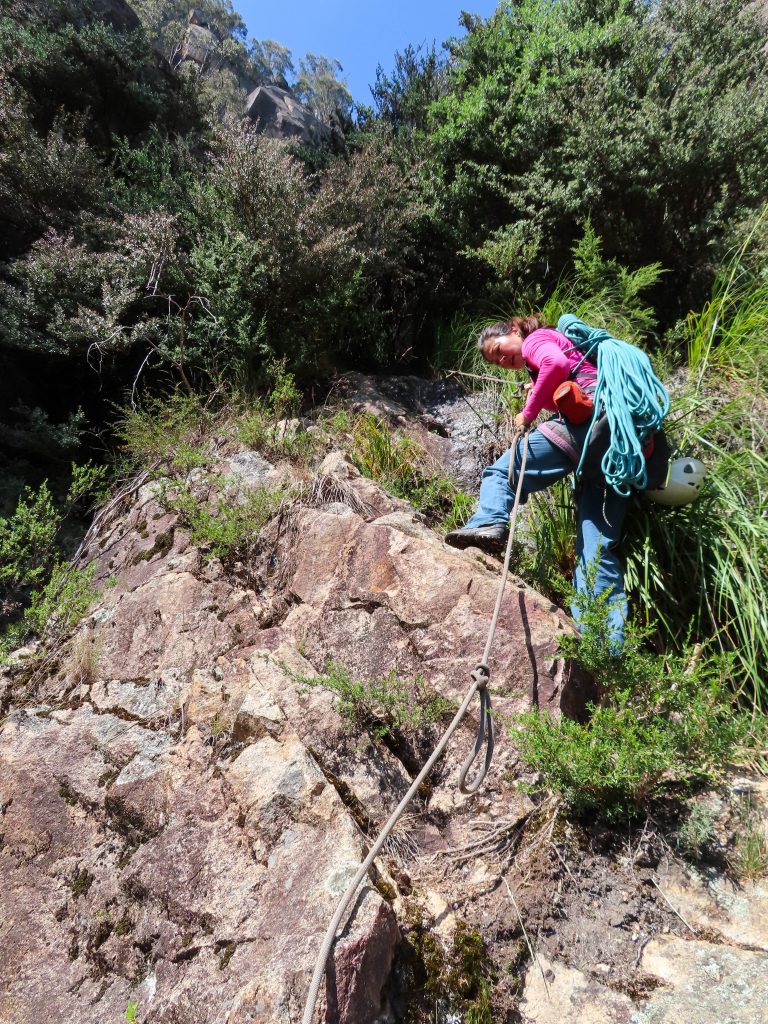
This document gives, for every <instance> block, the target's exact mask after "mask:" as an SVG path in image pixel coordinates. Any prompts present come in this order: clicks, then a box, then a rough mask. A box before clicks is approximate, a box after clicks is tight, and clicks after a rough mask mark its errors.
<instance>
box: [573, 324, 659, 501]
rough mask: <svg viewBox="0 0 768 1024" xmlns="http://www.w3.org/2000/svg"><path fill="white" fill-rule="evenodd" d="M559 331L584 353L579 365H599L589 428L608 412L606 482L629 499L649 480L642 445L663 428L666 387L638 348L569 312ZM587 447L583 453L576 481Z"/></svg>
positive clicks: (604, 466) (601, 465)
mask: <svg viewBox="0 0 768 1024" xmlns="http://www.w3.org/2000/svg"><path fill="white" fill-rule="evenodd" d="M557 330H558V331H559V332H560V333H561V334H564V335H565V336H566V338H568V340H569V341H571V342H573V345H574V348H576V349H578V350H579V352H581V353H582V356H583V358H582V360H581V362H584V359H587V358H589V359H590V360H591V361H592V362H593V363H595V364H596V366H597V385H596V387H595V391H594V394H593V395H592V401H593V402H594V404H595V411H594V413H593V414H592V425H591V426H593V425H594V423H595V421H596V420H597V418H598V416H600V415H601V414H602V413H603V412H605V414H606V416H607V417H608V425H609V427H610V436H611V440H610V444H609V446H608V450H607V451H606V453H605V455H604V456H603V459H602V462H601V464H600V468H601V470H602V472H603V476H604V477H605V482H606V483H607V484H608V485H609V486H610V487H612V488H613V490H614V491H616V493H617V494H620V495H622V496H623V497H628V496H629V495H630V494H631V493H632V489H633V488H634V489H635V490H643V488H644V487H645V486H646V484H647V482H648V474H647V472H646V467H645V456H644V455H643V444H644V442H645V441H646V440H647V439H648V438H649V437H650V436H651V435H652V434H655V433H656V431H657V430H660V429H661V425H662V423H663V422H664V417H665V416H666V415H667V413H668V412H669V393H668V392H667V389H666V388H665V387H664V385H663V384H662V383H661V381H660V380H659V378H658V377H657V376H656V374H655V373H654V372H653V367H652V366H651V361H650V359H649V358H648V356H647V355H646V354H645V352H643V351H642V350H641V349H639V348H637V346H636V345H630V344H629V343H628V342H626V341H619V339H618V338H614V337H613V336H612V335H611V334H609V333H608V331H604V330H602V328H598V327H589V326H588V325H587V324H585V323H584V322H583V320H579V318H578V317H576V316H573V315H572V314H570V313H568V314H565V315H563V316H561V317H560V319H559V320H558V321H557ZM578 365H579V366H581V363H579V364H578ZM576 369H578V367H577V368H576ZM591 426H590V433H589V435H588V436H590V435H591ZM588 444H589V442H587V444H585V445H584V448H583V449H582V452H581V459H580V461H579V465H578V467H577V468H576V476H577V477H578V476H579V474H580V472H581V467H582V465H583V463H584V457H585V455H586V452H587V447H588Z"/></svg>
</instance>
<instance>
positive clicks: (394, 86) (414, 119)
mask: <svg viewBox="0 0 768 1024" xmlns="http://www.w3.org/2000/svg"><path fill="white" fill-rule="evenodd" d="M394 61H395V66H394V68H393V70H392V73H391V76H390V75H387V74H385V72H384V69H383V68H382V66H381V64H379V65H378V67H377V68H376V82H375V84H374V85H373V86H371V94H372V96H373V102H374V106H375V110H376V115H377V117H379V118H381V119H382V120H383V121H386V122H387V123H388V124H391V125H392V127H393V128H394V129H395V131H396V132H398V133H402V132H404V131H405V132H413V131H418V132H423V131H424V130H425V129H426V127H427V114H428V111H429V107H430V105H431V104H432V103H434V102H435V100H437V99H438V98H439V97H440V96H441V95H442V94H443V93H444V92H445V86H446V77H447V74H446V72H447V62H446V61H445V59H444V58H443V57H441V56H440V55H438V53H437V50H436V48H435V44H434V43H433V44H432V46H431V47H429V48H425V44H422V45H420V46H416V47H413V46H406V48H405V49H404V50H403V52H402V53H400V52H397V53H395V56H394Z"/></svg>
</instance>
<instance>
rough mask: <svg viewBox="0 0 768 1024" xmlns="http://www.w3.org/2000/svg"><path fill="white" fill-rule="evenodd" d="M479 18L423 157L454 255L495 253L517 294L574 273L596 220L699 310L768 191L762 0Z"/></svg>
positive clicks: (489, 258) (556, 8)
mask: <svg viewBox="0 0 768 1024" xmlns="http://www.w3.org/2000/svg"><path fill="white" fill-rule="evenodd" d="M464 24H465V26H466V27H467V29H468V32H467V33H466V35H465V36H464V37H463V38H462V39H461V40H454V41H453V43H452V46H451V58H452V59H451V62H450V65H449V72H448V79H449V80H448V88H447V89H446V92H445V94H444V95H443V96H442V97H441V98H440V99H438V100H437V101H436V102H435V103H434V104H433V105H432V107H431V109H430V118H429V123H430V127H431V129H432V131H431V135H430V139H429V145H428V150H427V159H426V160H425V161H424V166H423V181H424V191H425V195H426V196H428V198H429V201H430V203H431V205H432V207H433V210H434V216H435V220H436V221H438V222H439V225H440V227H441V228H442V230H443V232H444V233H445V234H447V235H449V237H450V239H451V241H452V242H453V251H454V252H456V251H463V252H464V253H466V254H469V255H470V256H471V257H472V258H473V259H480V260H482V261H483V263H484V264H485V265H486V266H489V267H490V268H491V269H492V272H493V275H494V279H495V282H498V284H497V289H496V294H497V295H498V294H499V292H506V294H509V290H510V286H513V287H514V286H518V287H519V285H520V284H521V283H525V282H527V281H528V280H531V279H536V278H539V279H541V278H548V279H549V280H551V275H552V274H553V273H554V274H555V275H557V274H559V272H560V270H561V269H562V267H563V266H564V265H565V263H566V260H567V252H568V247H569V246H570V245H571V244H572V242H573V240H574V237H575V236H576V233H577V231H578V229H579V225H581V224H584V223H585V221H586V220H587V218H589V217H591V218H592V221H593V223H594V225H595V228H596V230H597V231H598V233H599V234H600V236H601V237H603V238H604V239H605V241H606V246H607V251H608V253H609V254H610V256H611V257H613V258H618V259H620V260H621V261H622V262H624V263H627V264H630V265H632V266H639V265H641V264H649V263H651V262H654V261H656V260H661V263H662V265H663V266H664V267H666V268H668V269H670V271H672V272H673V274H672V275H670V278H669V288H668V289H667V290H666V294H665V295H664V298H665V300H666V305H667V307H668V308H672V309H675V310H681V311H683V310H685V309H687V308H689V307H690V305H691V304H692V299H693V296H694V295H695V293H696V290H697V289H698V288H699V287H700V284H701V279H702V278H704V277H705V275H707V273H708V265H709V263H710V260H711V254H712V252H713V250H714V251H715V252H717V248H718V246H723V245H724V243H726V242H727V240H728V239H729V236H730V230H731V226H732V224H733V223H734V222H737V221H738V220H739V219H740V218H741V217H742V216H743V214H744V212H745V211H748V210H750V209H753V208H754V207H755V206H757V205H759V204H760V203H762V201H763V199H764V195H763V191H762V189H761V187H760V184H759V183H760V182H761V181H762V180H764V178H765V171H766V165H767V164H768V91H767V90H766V89H765V81H766V73H767V70H768V62H767V61H766V55H765V52H764V50H763V47H762V39H763V36H764V29H763V27H762V25H761V22H760V15H759V13H758V11H757V9H756V8H754V6H750V5H745V4H744V3H743V2H742V0H665V2H664V3H660V4H648V3H644V2H640V0H629V2H619V0H614V2H609V3H599V4H596V3H594V2H591V0H561V2H559V3H551V2H550V0H521V2H518V3H514V4H501V5H499V6H498V8H497V10H496V12H495V14H493V15H492V16H491V17H490V18H489V19H487V21H482V20H481V19H479V18H473V17H471V16H470V15H465V16H464ZM713 67H714V68H717V73H716V74H712V73H711V69H712V68H713ZM747 139H749V144H748V145H746V144H745V143H746V140H747ZM733 154H738V157H737V158H735V159H734V157H733ZM447 244H450V243H447Z"/></svg>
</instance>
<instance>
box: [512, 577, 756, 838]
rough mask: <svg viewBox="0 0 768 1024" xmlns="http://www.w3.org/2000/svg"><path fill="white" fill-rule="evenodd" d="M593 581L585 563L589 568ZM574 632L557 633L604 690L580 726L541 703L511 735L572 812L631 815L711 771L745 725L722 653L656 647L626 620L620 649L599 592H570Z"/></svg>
mask: <svg viewBox="0 0 768 1024" xmlns="http://www.w3.org/2000/svg"><path fill="white" fill-rule="evenodd" d="M592 574H593V575H592V585H594V568H593V569H592ZM572 600H573V602H574V603H575V604H576V605H577V606H579V608H580V615H581V616H582V626H581V636H580V637H578V638H574V637H568V638H565V639H564V640H563V641H562V647H563V653H564V654H565V655H566V656H569V657H575V658H576V659H577V660H578V661H579V663H580V664H581V665H582V666H583V667H584V668H585V669H586V670H587V671H588V672H590V673H591V674H592V675H593V676H594V677H595V679H596V680H597V682H598V684H599V686H600V688H601V690H602V693H603V697H602V698H601V701H600V704H599V706H597V707H593V708H592V711H591V718H590V721H589V722H588V723H587V724H586V725H580V724H578V723H577V722H573V721H570V720H569V719H566V718H564V717H561V718H560V719H557V720H556V719H554V718H553V717H552V716H551V715H549V714H548V713H547V712H542V713H531V714H527V715H523V716H520V718H519V719H518V720H517V726H516V727H515V728H513V736H514V739H515V742H516V743H517V745H518V747H519V749H520V751H521V754H522V756H523V758H524V760H525V761H526V762H527V763H528V764H529V765H530V766H531V767H533V768H536V769H537V770H539V771H541V772H542V773H543V775H544V779H545V782H546V784H547V785H548V786H549V787H550V788H552V789H554V790H555V791H557V792H558V793H560V794H561V795H562V797H563V799H564V800H565V802H566V804H567V805H568V806H569V807H570V808H571V810H572V811H573V812H574V813H576V814H587V813H599V814H601V815H603V816H604V817H605V818H607V819H609V820H620V819H625V818H628V817H632V816H634V815H636V814H638V813H640V812H641V811H642V809H643V808H644V807H647V805H648V802H649V801H650V800H651V799H652V798H653V797H655V796H656V795H658V794H659V793H660V792H661V791H662V790H663V788H664V787H665V786H666V785H667V784H669V783H674V782H678V783H688V782H691V781H693V780H696V779H709V778H714V777H716V776H717V773H718V771H719V770H721V769H722V767H723V766H724V764H726V763H727V760H728V758H729V757H730V756H731V755H732V753H733V751H734V750H735V749H736V746H737V744H738V742H739V740H740V739H741V738H742V737H743V736H744V735H745V734H746V732H747V730H748V728H749V722H748V720H747V717H746V716H745V715H744V714H743V713H740V712H739V710H738V709H737V707H736V705H735V702H734V698H733V696H732V693H730V692H729V689H728V685H727V665H726V666H723V664H722V661H721V659H717V658H714V657H711V658H701V657H699V658H698V659H697V658H692V657H691V656H690V652H685V653H684V654H682V655H655V654H652V653H650V652H648V651H647V650H645V649H644V648H643V641H644V639H645V634H644V633H643V631H642V630H639V629H638V628H637V627H635V626H633V625H632V624H631V623H630V624H629V625H628V627H627V630H626V637H625V642H624V646H623V649H622V652H621V654H620V655H618V656H616V655H614V654H613V653H612V647H611V644H610V643H609V639H610V631H609V628H608V602H607V600H606V598H605V595H601V596H600V597H596V598H595V597H591V596H590V595H579V594H573V595H572Z"/></svg>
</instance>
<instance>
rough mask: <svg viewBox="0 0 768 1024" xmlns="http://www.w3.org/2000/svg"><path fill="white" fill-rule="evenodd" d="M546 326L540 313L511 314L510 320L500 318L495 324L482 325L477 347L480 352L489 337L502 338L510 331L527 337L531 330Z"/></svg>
mask: <svg viewBox="0 0 768 1024" xmlns="http://www.w3.org/2000/svg"><path fill="white" fill-rule="evenodd" d="M546 326H547V324H546V322H545V321H544V318H543V317H542V315H541V314H540V313H534V314H533V315H531V316H513V317H512V319H511V320H500V321H499V322H498V323H496V324H488V326H487V327H484V328H483V330H482V331H481V332H480V337H479V338H478V339H477V347H478V348H479V349H480V351H481V352H482V351H483V347H484V345H485V343H486V341H490V339H491V338H503V337H505V336H506V335H507V334H509V333H510V332H511V331H520V334H521V335H522V337H523V338H527V337H528V335H529V334H531V333H532V332H533V331H538V330H539V328H540V327H546Z"/></svg>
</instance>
